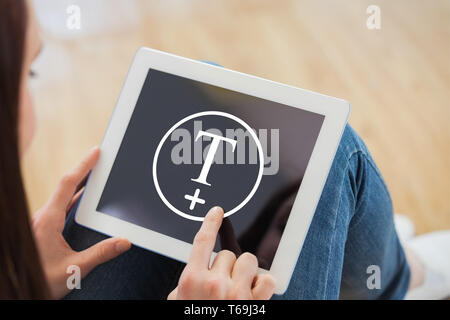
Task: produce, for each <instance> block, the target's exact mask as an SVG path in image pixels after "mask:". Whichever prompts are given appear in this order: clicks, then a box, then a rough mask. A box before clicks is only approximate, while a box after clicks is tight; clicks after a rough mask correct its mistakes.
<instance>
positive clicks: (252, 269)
mask: <svg viewBox="0 0 450 320" xmlns="http://www.w3.org/2000/svg"><path fill="white" fill-rule="evenodd" d="M30 8H31V7H30V6H28V3H27V2H25V1H23V0H2V1H1V2H0V46H1V53H0V124H1V125H0V128H1V129H0V130H1V137H0V148H1V149H0V154H1V156H0V228H1V229H0V270H1V272H0V298H19V299H34V298H37V299H42V298H61V297H63V296H64V295H66V294H67V293H68V292H69V289H68V288H67V285H66V280H67V276H68V275H67V273H66V270H67V267H68V266H70V265H77V266H79V267H80V269H81V275H82V276H83V277H84V276H86V275H87V274H88V273H89V272H90V271H91V270H92V269H94V268H95V267H96V266H97V265H99V264H101V263H103V262H106V261H108V260H111V259H113V258H115V257H116V256H118V255H120V254H122V253H123V252H125V251H127V250H129V249H130V247H131V245H130V243H129V241H128V240H126V239H121V238H111V239H107V240H104V241H101V242H99V243H97V244H95V245H93V246H91V247H89V248H87V249H86V250H83V251H81V252H75V251H73V250H72V249H71V247H70V246H69V245H68V244H67V242H66V240H65V239H64V237H63V235H62V231H63V228H64V221H65V218H66V213H67V212H68V211H69V210H70V208H71V207H72V206H73V204H74V203H75V202H76V201H77V199H78V197H79V195H80V193H79V192H77V191H78V189H77V188H78V185H79V184H81V183H82V182H83V180H84V179H85V178H86V176H87V175H88V174H89V172H90V170H91V169H92V168H93V167H94V165H95V163H96V162H97V159H98V157H99V149H98V148H94V149H93V150H92V151H91V152H90V153H89V154H88V155H87V156H86V157H85V158H84V160H83V161H82V162H81V163H80V164H79V165H78V166H77V167H76V168H75V169H73V170H72V171H71V172H69V173H68V174H67V175H66V176H65V177H64V178H63V179H62V180H61V182H60V184H59V186H58V188H57V190H56V192H55V193H54V195H53V196H52V197H51V199H50V200H49V201H48V202H47V204H46V205H45V206H44V207H43V208H42V209H41V210H39V211H38V212H37V213H36V214H35V215H34V216H33V222H32V224H30V222H29V212H28V207H27V203H26V196H25V192H24V187H23V183H22V176H21V171H20V161H19V160H20V156H21V155H23V154H24V152H25V151H26V149H27V148H28V146H29V144H30V142H31V139H32V136H33V131H34V114H33V106H32V101H31V97H30V94H29V91H28V85H27V82H28V77H29V75H32V74H33V73H32V72H31V71H30V70H31V69H30V68H31V64H32V62H33V60H34V59H35V58H36V56H37V55H38V54H39V51H40V48H41V42H40V39H39V35H38V30H39V28H38V24H37V21H36V19H35V16H34V14H33V11H32V10H31V9H30ZM222 218H223V211H222V209H220V208H213V209H211V210H210V212H209V213H208V214H207V216H206V218H205V221H204V223H203V224H202V227H201V229H200V231H199V232H198V234H197V236H196V238H195V240H194V248H193V250H192V254H191V257H190V259H189V263H188V265H187V266H186V268H185V271H184V273H183V275H182V277H181V279H180V282H179V286H178V287H177V288H176V289H175V290H174V291H173V292H172V294H171V296H170V298H179V299H186V298H189V299H192V298H196V299H202V298H207V297H209V296H210V294H211V293H213V294H214V295H215V297H216V298H233V297H235V298H237V297H239V298H245V299H268V298H270V297H271V296H272V293H273V290H274V280H273V279H272V278H271V277H270V276H268V275H256V271H257V262H256V258H255V257H254V256H253V255H251V254H243V255H241V256H240V257H239V258H238V259H235V258H234V257H233V256H231V254H230V252H227V251H224V252H221V253H219V254H218V256H217V258H216V259H215V261H214V264H213V266H212V267H211V268H208V263H209V258H210V256H211V252H212V250H213V247H214V243H215V239H216V236H217V232H218V229H219V227H220V224H221V222H222ZM33 238H34V239H33ZM231 269H233V270H234V273H233V274H230V275H229V271H230V270H231ZM225 275H227V277H225Z"/></svg>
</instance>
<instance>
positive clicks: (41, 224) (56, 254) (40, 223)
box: [33, 147, 131, 298]
mask: <svg viewBox="0 0 450 320" xmlns="http://www.w3.org/2000/svg"><path fill="white" fill-rule="evenodd" d="M99 155H100V150H99V148H97V147H96V148H94V149H92V151H91V152H90V153H89V154H88V155H87V156H86V157H85V158H84V159H83V161H81V162H80V163H79V164H78V165H77V166H76V167H75V168H74V169H73V170H72V171H71V172H69V173H68V174H66V175H65V176H64V178H63V179H62V180H61V182H60V183H59V186H58V188H57V189H56V192H55V193H54V194H53V196H52V197H51V199H50V200H49V201H48V202H47V204H46V205H45V206H44V207H43V208H42V209H40V210H39V211H38V212H36V214H35V215H34V216H33V231H34V237H35V240H36V243H37V247H38V251H39V254H40V257H41V262H42V264H43V268H44V272H45V276H46V278H47V282H48V284H49V287H50V292H51V294H52V296H53V297H54V298H60V297H63V296H64V295H66V294H67V293H68V292H69V291H70V290H69V289H68V287H67V284H66V281H67V278H68V277H69V274H67V273H66V271H67V267H68V266H70V265H76V266H78V267H79V268H80V271H81V277H84V276H86V275H87V274H88V273H89V272H90V271H91V270H92V269H94V268H95V267H96V266H97V265H99V264H101V263H104V262H106V261H108V260H111V259H113V258H115V257H117V256H118V255H120V254H121V253H123V252H125V251H127V250H128V249H129V248H130V246H131V244H130V242H129V241H128V240H126V239H121V238H110V239H107V240H104V241H102V242H99V243H97V244H95V245H94V246H92V247H90V248H88V249H86V250H84V251H81V252H75V251H73V250H72V249H71V248H70V246H69V244H68V243H67V242H66V241H65V239H64V238H63V236H62V231H63V229H64V222H65V219H66V213H67V212H68V211H69V210H70V208H71V207H72V206H73V204H74V203H75V202H76V201H77V200H78V198H79V196H80V194H81V191H79V192H77V191H78V190H77V188H78V186H79V185H80V184H81V183H82V182H83V180H84V179H85V178H86V177H87V175H88V174H89V172H90V171H91V170H92V168H93V167H94V165H95V164H96V163H97V160H98V158H99ZM75 193H76V194H75Z"/></svg>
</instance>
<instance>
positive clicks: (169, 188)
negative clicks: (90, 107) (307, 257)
mask: <svg viewBox="0 0 450 320" xmlns="http://www.w3.org/2000/svg"><path fill="white" fill-rule="evenodd" d="M348 115H349V104H348V102H346V101H344V100H341V99H337V98H333V97H329V96H325V95H322V94H318V93H314V92H311V91H307V90H303V89H298V88H294V87H291V86H287V85H283V84H280V83H276V82H273V81H269V80H265V79H261V78H258V77H254V76H250V75H247V74H243V73H240V72H236V71H232V70H228V69H225V68H222V67H218V66H214V65H211V64H207V63H204V62H199V61H194V60H190V59H186V58H182V57H179V56H175V55H172V54H167V53H163V52H160V51H156V50H152V49H147V48H142V49H139V50H138V52H137V53H136V55H135V57H134V59H133V63H132V65H131V68H130V70H129V73H128V75H127V79H126V81H125V84H124V86H123V88H122V92H121V94H120V97H119V99H118V101H117V105H116V107H115V110H114V113H113V115H112V117H111V120H110V123H109V126H108V129H107V131H106V134H105V137H104V139H103V142H102V144H101V156H100V159H99V162H98V164H97V165H96V167H95V168H94V170H93V171H92V173H91V175H90V178H89V182H88V184H87V186H86V190H85V192H84V195H83V197H82V199H81V202H80V205H79V207H78V211H77V213H76V217H75V220H76V221H77V222H78V223H79V224H81V225H84V226H86V227H88V228H91V229H94V230H97V231H99V232H101V233H104V234H107V235H111V236H122V237H126V238H128V239H129V240H130V241H131V242H132V243H133V244H135V245H137V246H140V247H143V248H146V249H148V250H151V251H154V252H157V253H159V254H162V255H165V256H168V257H171V258H173V259H176V260H179V261H183V262H186V261H187V259H188V257H189V253H190V250H191V247H192V241H193V238H194V236H195V234H196V232H197V231H198V229H199V227H200V224H201V221H202V220H203V217H204V215H205V214H206V212H207V211H208V209H209V208H211V207H212V206H216V205H219V206H221V207H223V208H224V210H225V216H226V218H225V219H224V222H223V226H222V228H221V230H220V236H219V237H218V240H217V243H216V247H215V252H218V251H220V250H221V249H230V250H232V251H234V252H236V253H239V252H243V251H248V252H251V253H253V254H254V255H256V257H257V258H258V261H259V265H260V272H269V273H271V274H272V275H273V276H274V277H275V279H276V280H277V287H276V293H278V294H281V293H283V292H284V291H285V290H286V288H287V287H288V284H289V280H290V278H291V275H292V272H293V270H294V267H295V265H296V262H297V259H298V257H299V254H300V251H301V248H302V245H303V241H304V239H305V236H306V234H307V232H308V228H309V225H310V223H311V220H312V217H313V215H314V211H315V209H316V205H317V203H318V201H319V198H320V195H321V192H322V188H323V186H324V184H325V181H326V178H327V175H328V171H329V169H330V167H331V163H332V161H333V158H334V155H335V152H336V149H337V147H338V144H339V141H340V138H341V135H342V132H343V130H344V128H345V124H346V121H347V118H348ZM213 257H214V255H213Z"/></svg>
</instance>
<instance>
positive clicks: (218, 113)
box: [152, 111, 264, 221]
mask: <svg viewBox="0 0 450 320" xmlns="http://www.w3.org/2000/svg"><path fill="white" fill-rule="evenodd" d="M211 115H216V116H221V117H225V118H229V119H232V120H234V121H236V122H238V123H239V124H240V125H242V126H243V127H244V128H246V129H247V131H248V132H250V135H251V136H252V138H253V140H255V143H256V146H257V147H258V155H259V172H258V177H257V178H256V182H255V185H254V186H253V189H252V190H251V191H250V193H249V194H248V195H247V197H246V198H245V199H244V200H243V201H242V202H241V203H240V204H239V205H237V206H236V207H234V208H233V209H232V210H230V211H227V212H226V213H225V214H224V218H226V217H229V216H231V215H232V214H233V213H236V212H237V211H238V210H240V209H242V207H243V206H245V205H246V204H247V202H249V201H250V199H251V198H252V197H253V195H254V194H255V192H256V190H257V189H258V187H259V184H260V183H261V179H262V175H263V171H264V154H263V150H262V145H261V142H260V141H259V139H258V136H257V135H256V133H255V132H254V131H253V129H252V128H251V127H250V126H249V125H248V124H247V123H246V122H245V121H244V120H242V119H239V118H238V117H236V116H234V115H232V114H229V113H226V112H221V111H203V112H198V113H194V114H191V115H190V116H187V117H185V118H183V119H181V120H180V121H178V122H177V123H175V124H174V125H173V126H172V127H171V128H170V129H169V130H168V131H167V132H166V134H165V135H164V136H163V137H162V139H161V141H160V142H159V144H158V147H157V148H156V152H155V156H154V157H153V170H152V173H153V184H154V185H155V188H156V191H157V192H158V195H159V197H160V198H161V200H162V201H163V202H164V204H165V205H166V206H167V207H168V208H169V209H170V210H172V211H173V212H174V213H176V214H178V215H179V216H181V217H183V218H186V219H190V220H193V221H203V220H204V217H197V216H192V215H190V214H187V213H184V212H182V211H180V210H178V209H177V208H175V207H174V206H173V205H172V204H171V203H170V202H169V201H168V200H167V199H166V197H165V196H164V194H163V193H162V191H161V188H160V186H159V182H158V175H157V172H156V169H157V162H158V157H159V153H160V151H161V148H162V146H163V144H164V142H166V140H167V138H168V137H169V135H170V134H171V133H172V132H173V131H174V130H175V129H177V128H178V127H179V126H180V125H182V124H183V123H185V122H187V121H189V120H192V119H194V118H199V117H203V116H211Z"/></svg>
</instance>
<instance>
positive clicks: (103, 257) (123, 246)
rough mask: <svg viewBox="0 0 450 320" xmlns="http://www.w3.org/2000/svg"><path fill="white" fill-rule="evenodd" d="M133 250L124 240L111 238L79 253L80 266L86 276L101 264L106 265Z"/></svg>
mask: <svg viewBox="0 0 450 320" xmlns="http://www.w3.org/2000/svg"><path fill="white" fill-rule="evenodd" d="M130 248H131V243H130V241H128V240H127V239H124V238H110V239H106V240H103V241H101V242H99V243H97V244H95V245H93V246H92V247H90V248H88V249H86V250H83V251H81V252H80V253H78V259H79V261H78V265H79V266H80V268H81V273H82V275H83V277H84V276H86V275H87V274H88V273H89V272H91V270H92V269H94V268H95V267H96V266H98V265H99V264H102V263H105V262H107V261H109V260H111V259H113V258H115V257H117V256H119V255H121V254H122V253H124V252H126V251H127V250H129V249H130Z"/></svg>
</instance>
